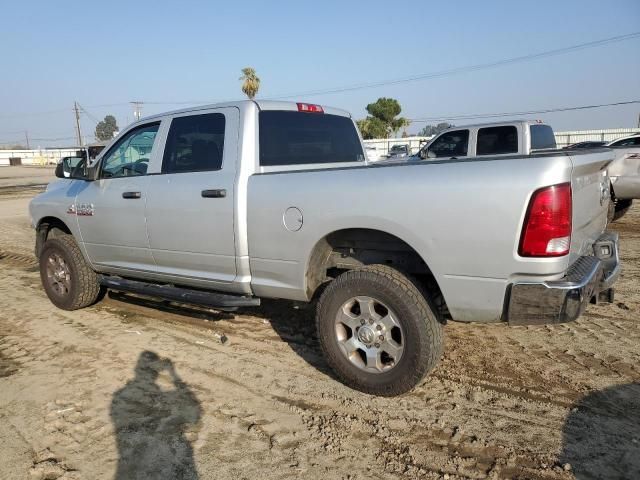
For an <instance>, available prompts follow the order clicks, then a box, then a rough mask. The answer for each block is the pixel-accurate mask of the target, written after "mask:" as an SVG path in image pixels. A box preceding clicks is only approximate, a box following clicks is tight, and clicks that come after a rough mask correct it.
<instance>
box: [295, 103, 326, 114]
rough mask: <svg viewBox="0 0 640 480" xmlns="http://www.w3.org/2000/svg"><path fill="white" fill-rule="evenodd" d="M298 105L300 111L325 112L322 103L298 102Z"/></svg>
mask: <svg viewBox="0 0 640 480" xmlns="http://www.w3.org/2000/svg"><path fill="white" fill-rule="evenodd" d="M297 105H298V111H299V112H308V113H324V110H323V109H322V107H321V106H320V105H313V104H312V103H298V104H297Z"/></svg>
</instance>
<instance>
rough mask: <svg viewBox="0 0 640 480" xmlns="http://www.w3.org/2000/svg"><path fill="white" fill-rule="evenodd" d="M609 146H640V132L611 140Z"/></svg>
mask: <svg viewBox="0 0 640 480" xmlns="http://www.w3.org/2000/svg"><path fill="white" fill-rule="evenodd" d="M607 147H640V133H636V134H634V135H630V136H628V137H624V138H618V139H617V140H614V141H613V142H609V143H608V144H607Z"/></svg>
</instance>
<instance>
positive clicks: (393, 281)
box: [30, 101, 620, 395]
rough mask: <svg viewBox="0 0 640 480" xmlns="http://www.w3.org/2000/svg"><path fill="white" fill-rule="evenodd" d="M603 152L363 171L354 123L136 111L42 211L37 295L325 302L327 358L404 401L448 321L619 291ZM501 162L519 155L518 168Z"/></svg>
mask: <svg viewBox="0 0 640 480" xmlns="http://www.w3.org/2000/svg"><path fill="white" fill-rule="evenodd" d="M612 158H613V156H612V153H611V151H598V152H593V153H591V152H589V151H582V152H563V151H550V152H545V153H540V154H534V155H529V156H513V155H506V156H505V155H495V156H483V157H480V156H468V157H465V158H458V159H457V160H451V159H447V160H446V161H439V160H433V161H430V162H405V163H395V164H380V163H377V164H375V165H370V164H368V162H367V160H366V158H365V155H364V149H363V145H362V140H361V138H360V135H359V134H358V131H357V128H356V126H355V124H354V122H353V120H352V118H351V116H350V115H349V114H348V113H347V112H344V111H342V110H338V109H335V108H329V107H323V106H319V105H310V104H305V103H289V102H286V103H285V102H267V101H243V102H235V103H225V104H219V105H212V106H207V107H200V108H192V109H187V110H181V111H176V112H171V113H166V114H162V115H157V116H153V117H150V118H146V119H144V120H140V121H138V122H136V123H135V124H133V125H131V126H129V127H128V128H127V129H126V130H124V131H123V132H122V133H121V134H120V135H119V136H118V137H117V138H116V139H115V140H114V141H113V142H112V143H111V144H110V145H108V146H107V147H106V148H105V150H104V151H103V152H102V154H101V155H100V156H99V157H98V158H97V159H96V161H95V162H94V163H93V164H91V165H88V166H86V167H83V168H80V167H78V168H75V169H74V170H73V171H70V172H69V173H70V178H64V172H63V170H64V169H65V165H64V164H62V165H60V167H59V171H58V172H57V175H58V176H59V177H62V178H60V180H57V181H55V182H53V183H51V184H50V185H49V186H48V188H47V190H46V192H44V193H42V194H40V195H38V196H37V197H36V198H34V199H33V201H32V202H31V204H30V214H31V219H32V224H33V227H34V228H35V229H36V255H37V256H38V258H39V261H40V273H41V278H42V283H43V286H44V289H45V291H46V293H47V295H48V296H49V298H50V299H51V301H52V302H53V303H54V304H55V305H56V306H58V307H60V308H63V309H68V310H73V309H77V308H82V307H86V306H88V305H91V304H92V303H94V302H96V301H97V300H98V299H99V298H100V295H101V293H103V292H104V291H105V290H106V289H113V290H118V291H123V292H133V293H136V294H139V295H148V296H152V297H159V298H163V299H167V300H170V301H175V302H181V303H193V304H199V305H205V306H208V307H212V308H218V309H223V310H233V309H237V308H240V307H249V306H256V305H258V304H259V303H260V298H261V297H263V298H266V297H271V298H282V299H291V300H297V301H312V300H316V299H317V314H316V323H317V332H318V338H319V342H320V345H321V348H322V349H323V351H324V353H325V356H326V359H327V362H328V363H329V364H330V366H331V367H332V368H333V369H334V371H335V372H336V374H337V375H338V377H339V378H340V379H341V380H342V381H344V382H345V383H346V384H347V385H349V386H352V387H354V388H357V389H360V390H362V391H365V392H369V393H372V394H379V395H396V394H400V393H402V392H406V391H407V390H409V389H411V388H412V387H413V386H414V385H416V384H418V383H419V382H420V381H421V380H422V379H423V377H424V376H425V375H426V374H427V373H428V372H429V371H430V370H431V369H433V367H434V366H435V365H436V363H437V361H438V359H439V357H440V355H441V352H442V346H443V325H444V324H445V323H446V322H447V320H457V321H463V322H472V321H473V322H509V323H510V324H513V325H523V324H541V323H558V322H566V321H571V320H574V319H576V318H577V317H578V316H579V315H580V314H581V313H582V312H583V310H584V309H585V307H586V305H587V304H588V303H589V302H590V301H598V300H603V299H604V300H609V301H611V300H612V285H613V283H614V282H615V280H616V278H617V276H618V274H619V271H620V267H619V264H618V239H617V236H616V235H615V234H613V233H608V232H606V231H605V230H606V224H607V207H608V202H609V179H608V178H607V176H606V168H607V165H608V164H609V162H610V161H611V159H612ZM507 160H508V161H507Z"/></svg>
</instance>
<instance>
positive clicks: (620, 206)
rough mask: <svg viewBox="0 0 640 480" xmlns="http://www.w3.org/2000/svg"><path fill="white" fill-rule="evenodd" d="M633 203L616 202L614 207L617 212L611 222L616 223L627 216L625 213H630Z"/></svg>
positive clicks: (625, 201)
mask: <svg viewBox="0 0 640 480" xmlns="http://www.w3.org/2000/svg"><path fill="white" fill-rule="evenodd" d="M632 203H633V200H619V199H618V200H616V201H615V207H614V208H615V210H614V212H613V218H612V219H611V221H612V222H615V221H616V220H620V219H621V218H622V217H623V216H624V215H625V213H627V212H628V211H629V209H630V208H631V204H632Z"/></svg>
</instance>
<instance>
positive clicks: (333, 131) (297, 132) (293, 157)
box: [259, 110, 364, 167]
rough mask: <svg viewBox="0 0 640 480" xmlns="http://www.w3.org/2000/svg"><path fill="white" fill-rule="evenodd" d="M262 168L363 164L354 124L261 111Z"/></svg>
mask: <svg viewBox="0 0 640 480" xmlns="http://www.w3.org/2000/svg"><path fill="white" fill-rule="evenodd" d="M259 122H260V165H261V166H263V167H266V166H275V165H309V164H314V163H346V162H362V161H364V152H363V151H362V145H361V144H360V137H359V136H358V132H357V130H356V127H355V125H354V124H353V121H352V120H351V119H350V118H348V117H342V116H340V115H327V114H323V113H306V112H292V111H280V110H274V111H269V110H267V111H263V112H260V121H259Z"/></svg>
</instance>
